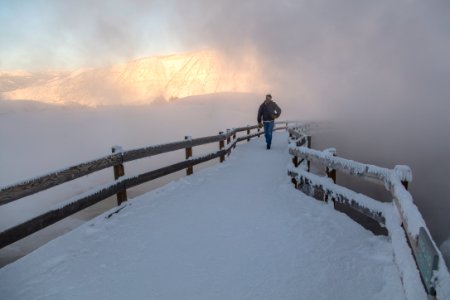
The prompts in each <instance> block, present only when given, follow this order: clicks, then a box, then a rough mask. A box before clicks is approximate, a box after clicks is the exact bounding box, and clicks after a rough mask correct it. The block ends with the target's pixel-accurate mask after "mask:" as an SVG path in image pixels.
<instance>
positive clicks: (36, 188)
mask: <svg viewBox="0 0 450 300" xmlns="http://www.w3.org/2000/svg"><path fill="white" fill-rule="evenodd" d="M275 123H276V125H277V126H276V128H275V129H274V130H285V129H287V127H288V125H289V124H296V123H297V122H293V121H285V122H275ZM255 129H257V130H258V132H256V133H251V130H255ZM240 132H246V135H244V136H241V137H237V136H236V134H237V133H240ZM263 133H264V132H263V131H261V130H260V128H259V127H258V125H253V126H244V127H238V128H234V129H230V130H228V131H227V132H226V133H222V132H221V133H219V134H218V135H215V136H207V137H201V138H195V139H192V138H188V137H187V138H186V139H185V140H183V141H177V142H172V143H166V144H161V145H155V146H149V147H144V148H139V149H134V150H129V151H120V150H121V149H120V148H116V147H115V148H113V152H115V153H113V154H111V155H107V156H104V157H101V158H98V159H95V160H92V161H89V162H85V163H81V164H78V165H76V166H71V167H68V168H65V169H62V170H59V171H55V172H51V173H49V174H46V175H43V176H40V177H37V178H34V179H30V180H26V181H24V182H21V183H18V184H15V185H12V186H8V187H4V188H2V189H1V190H0V206H1V205H4V204H7V203H10V202H13V201H16V200H18V199H21V198H23V197H26V196H30V195H33V194H36V193H38V192H41V191H44V190H47V189H49V188H52V187H55V186H57V185H60V184H63V183H66V182H69V181H71V180H74V179H77V178H80V177H82V176H85V175H89V174H91V173H94V172H97V171H100V170H103V169H106V168H108V167H114V168H116V167H117V166H120V165H122V170H121V172H122V173H120V172H119V173H118V174H117V170H116V169H114V174H115V181H114V182H112V183H110V184H107V185H103V186H100V187H96V188H94V189H91V190H89V191H86V192H85V193H83V194H81V195H78V196H75V197H73V198H72V199H69V200H68V201H66V202H63V203H60V204H58V205H57V206H56V207H53V208H50V210H49V211H47V212H45V213H43V214H41V215H39V216H36V217H34V218H32V219H31V220H28V221H26V222H24V223H21V224H18V225H16V226H13V227H11V228H8V229H6V230H5V231H3V232H0V248H3V247H5V246H7V245H10V244H12V243H14V242H16V241H18V240H20V239H22V238H24V237H26V236H28V235H30V234H33V233H35V232H37V231H39V230H41V229H43V228H45V227H47V226H49V225H52V224H54V223H56V222H58V221H60V220H62V219H64V218H67V217H68V216H70V215H72V214H74V213H76V212H79V211H81V210H83V209H85V208H87V207H89V206H91V205H93V204H96V203H98V202H100V201H102V200H105V199H106V198H109V197H111V196H113V195H117V197H118V204H119V205H120V203H121V202H122V201H124V200H126V190H127V189H129V188H132V187H135V186H137V185H140V184H142V183H145V182H149V181H151V180H154V179H157V178H160V177H163V176H166V175H169V174H172V173H175V172H178V171H182V170H184V169H189V168H190V169H191V170H192V167H193V166H195V165H198V164H201V163H203V162H207V161H210V160H213V159H216V158H220V161H221V162H223V160H224V159H225V156H226V155H230V153H231V151H232V149H233V148H234V147H236V144H237V143H238V142H242V141H249V140H250V139H252V138H255V137H259V136H261V134H263ZM225 141H227V145H226V146H225ZM216 142H218V143H219V150H218V151H216V152H212V153H208V154H205V155H202V156H199V157H192V148H193V147H195V146H201V145H207V144H211V143H216ZM182 149H191V150H190V151H191V152H190V153H189V155H188V154H187V153H188V152H186V160H184V161H181V162H178V163H174V164H171V165H169V166H165V167H162V168H159V169H156V170H152V171H149V172H145V173H142V174H139V175H136V176H131V177H128V176H124V174H123V163H125V162H130V161H134V160H137V159H141V158H146V157H151V156H155V155H159V154H163V153H168V152H172V151H176V150H182ZM118 150H119V151H118ZM188 174H189V173H188ZM116 175H117V176H116ZM119 195H121V196H119ZM124 195H125V196H124ZM119 197H120V199H119Z"/></svg>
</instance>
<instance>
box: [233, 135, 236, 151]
mask: <svg viewBox="0 0 450 300" xmlns="http://www.w3.org/2000/svg"><path fill="white" fill-rule="evenodd" d="M235 141H236V131H235V132H234V134H233V143H234V142H235ZM235 148H236V143H235V144H234V146H233V149H235Z"/></svg>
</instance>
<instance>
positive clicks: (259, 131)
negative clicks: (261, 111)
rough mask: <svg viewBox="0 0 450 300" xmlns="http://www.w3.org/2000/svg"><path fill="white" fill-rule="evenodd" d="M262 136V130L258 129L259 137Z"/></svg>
mask: <svg viewBox="0 0 450 300" xmlns="http://www.w3.org/2000/svg"><path fill="white" fill-rule="evenodd" d="M260 136H261V128H259V127H258V137H260Z"/></svg>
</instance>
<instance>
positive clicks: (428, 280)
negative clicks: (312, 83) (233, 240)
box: [288, 127, 450, 300]
mask: <svg viewBox="0 0 450 300" xmlns="http://www.w3.org/2000/svg"><path fill="white" fill-rule="evenodd" d="M288 130H289V136H290V145H289V153H290V154H291V155H293V159H292V163H293V164H292V166H289V168H288V174H289V175H290V176H291V177H292V182H293V184H294V185H295V187H296V188H297V189H299V190H301V191H302V192H304V193H305V194H308V195H310V196H313V197H314V198H316V199H318V200H322V201H325V202H327V203H329V204H330V205H333V206H334V207H335V208H336V209H338V208H339V205H344V206H346V207H347V208H351V209H352V210H354V211H357V212H358V213H360V214H362V215H364V216H366V217H368V218H370V219H371V220H373V221H375V222H376V223H378V224H380V225H381V226H379V227H380V228H385V229H387V232H386V234H388V235H389V236H390V238H391V241H392V244H393V246H394V247H393V248H394V255H395V261H396V264H397V266H398V268H399V271H400V274H401V275H402V282H403V285H404V287H405V293H406V296H407V299H426V298H427V297H428V298H429V299H439V300H441V299H450V275H449V273H448V269H447V267H446V265H445V261H444V260H443V257H442V254H441V253H440V252H439V250H438V248H437V247H436V244H435V243H434V241H433V240H432V238H431V235H430V233H429V230H428V228H427V226H426V224H425V221H424V220H423V218H422V215H421V214H420V212H419V210H418V208H417V207H416V205H415V204H414V203H413V199H412V196H411V194H410V193H409V192H408V191H407V187H408V183H409V182H411V181H412V173H411V170H410V168H409V167H407V166H395V167H394V169H387V168H382V167H378V166H374V165H368V164H363V163H359V162H356V161H352V160H348V159H344V158H340V157H336V150H335V149H334V148H330V149H326V150H324V151H317V150H312V149H309V148H308V147H310V145H311V140H310V137H309V136H307V134H306V131H305V128H296V127H290V128H289V129H288ZM305 145H307V147H305ZM311 161H313V162H315V163H318V164H319V165H322V166H324V167H326V175H327V176H325V177H323V176H318V175H316V174H313V173H311V172H310V162H311ZM336 170H338V171H340V172H344V173H347V174H350V175H356V176H358V177H360V178H363V179H366V180H369V181H371V182H378V183H381V184H383V185H384V186H385V188H386V189H387V190H388V191H390V192H391V194H392V197H393V203H382V202H380V201H377V200H374V199H372V198H369V197H367V196H365V195H362V194H359V193H356V192H354V191H352V190H349V189H347V188H345V187H342V186H339V185H337V184H336ZM405 235H406V237H407V240H406V238H405ZM411 253H412V255H411ZM420 281H422V283H423V286H424V287H425V289H423V288H422V284H421V283H420Z"/></svg>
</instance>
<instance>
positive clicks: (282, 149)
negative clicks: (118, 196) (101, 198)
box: [0, 133, 405, 300]
mask: <svg viewBox="0 0 450 300" xmlns="http://www.w3.org/2000/svg"><path fill="white" fill-rule="evenodd" d="M288 161H289V156H288V154H287V134H285V133H281V134H275V135H274V143H273V147H272V149H271V150H270V151H267V150H266V149H265V146H264V141H263V139H262V138H261V139H255V140H252V141H251V142H249V143H244V144H240V145H238V147H237V148H236V149H235V151H234V152H233V154H232V155H231V156H230V157H229V158H228V159H227V160H226V161H225V162H224V163H223V164H219V165H216V166H214V167H210V168H207V169H204V170H202V171H197V172H196V173H194V175H193V176H189V177H185V178H182V179H180V180H178V181H176V182H172V183H170V184H168V185H166V186H164V187H162V188H159V189H157V190H155V191H152V192H150V193H147V194H145V195H143V196H141V197H138V198H136V199H132V200H131V201H129V202H128V203H126V204H124V205H123V206H125V207H124V208H123V209H122V210H120V212H119V213H117V214H113V215H112V216H111V218H106V217H105V216H106V215H108V214H109V213H111V212H109V213H105V214H104V215H103V216H100V217H98V218H96V219H95V220H92V221H91V222H88V223H87V224H85V225H83V226H81V227H80V228H78V229H77V230H74V231H73V232H70V233H68V234H66V235H64V236H62V237H60V238H57V239H55V240H54V241H52V242H50V243H48V244H47V245H45V246H43V247H41V248H40V249H38V250H37V251H35V252H33V253H31V254H29V255H27V256H26V257H24V258H22V259H20V260H19V261H17V262H15V263H13V264H11V265H8V266H6V267H4V268H3V269H0V298H1V299H383V300H385V299H404V298H405V296H404V291H403V287H402V283H401V280H400V275H399V272H398V270H397V268H396V265H395V263H394V258H393V250H392V246H391V243H390V242H389V240H388V238H386V237H379V236H374V235H373V234H372V233H371V232H369V231H366V230H365V229H363V228H362V227H361V226H360V225H358V224H357V223H355V222H353V221H352V220H351V219H349V218H348V217H347V216H345V215H343V214H340V213H338V212H337V211H335V210H333V209H332V208H331V207H330V206H328V205H327V204H324V203H322V202H318V201H316V200H314V199H312V198H310V197H307V196H305V195H303V194H302V193H301V192H299V191H297V190H295V189H294V188H293V187H292V185H291V184H290V181H289V177H288V176H287V171H286V170H287V168H286V166H287V164H288Z"/></svg>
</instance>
